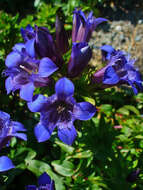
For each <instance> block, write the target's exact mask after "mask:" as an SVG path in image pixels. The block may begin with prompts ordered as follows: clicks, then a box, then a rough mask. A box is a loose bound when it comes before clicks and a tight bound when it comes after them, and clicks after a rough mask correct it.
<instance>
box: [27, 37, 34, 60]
mask: <svg viewBox="0 0 143 190" xmlns="http://www.w3.org/2000/svg"><path fill="white" fill-rule="evenodd" d="M34 43H35V39H31V40H28V41H27V42H26V44H25V48H26V52H27V53H28V54H29V55H30V56H31V57H35V48H34Z"/></svg>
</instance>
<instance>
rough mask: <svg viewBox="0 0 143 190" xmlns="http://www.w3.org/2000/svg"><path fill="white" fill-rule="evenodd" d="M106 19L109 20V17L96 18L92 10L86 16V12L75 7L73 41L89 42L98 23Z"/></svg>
mask: <svg viewBox="0 0 143 190" xmlns="http://www.w3.org/2000/svg"><path fill="white" fill-rule="evenodd" d="M104 21H107V19H104V18H95V17H94V16H93V12H92V11H91V12H90V13H89V15H88V17H86V16H85V14H84V12H82V11H81V10H77V9H75V11H74V15H73V29H72V41H73V42H77V41H79V42H88V41H89V40H90V38H91V35H92V32H93V31H94V30H95V29H96V27H97V25H99V24H100V23H102V22H104Z"/></svg>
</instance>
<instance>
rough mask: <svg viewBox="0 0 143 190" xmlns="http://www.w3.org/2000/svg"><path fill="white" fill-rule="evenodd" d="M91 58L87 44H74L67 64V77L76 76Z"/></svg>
mask: <svg viewBox="0 0 143 190" xmlns="http://www.w3.org/2000/svg"><path fill="white" fill-rule="evenodd" d="M91 57H92V51H91V48H90V47H89V45H88V43H87V42H79V43H76V42H74V43H73V45H72V52H71V58H70V60H69V63H68V75H69V77H76V76H78V75H79V74H80V73H81V72H82V71H83V69H84V68H85V67H86V65H87V64H88V62H89V61H90V59H91Z"/></svg>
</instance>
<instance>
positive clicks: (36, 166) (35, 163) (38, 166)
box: [25, 159, 51, 176]
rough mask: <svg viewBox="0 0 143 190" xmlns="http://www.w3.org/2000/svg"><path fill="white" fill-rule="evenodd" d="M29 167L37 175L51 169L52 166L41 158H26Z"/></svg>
mask: <svg viewBox="0 0 143 190" xmlns="http://www.w3.org/2000/svg"><path fill="white" fill-rule="evenodd" d="M25 162H26V166H27V169H28V170H30V171H31V172H33V173H34V174H35V175H36V176H40V175H41V174H42V173H44V172H46V171H48V170H51V167H50V166H49V165H48V164H47V163H45V162H42V161H39V160H27V159H26V160H25Z"/></svg>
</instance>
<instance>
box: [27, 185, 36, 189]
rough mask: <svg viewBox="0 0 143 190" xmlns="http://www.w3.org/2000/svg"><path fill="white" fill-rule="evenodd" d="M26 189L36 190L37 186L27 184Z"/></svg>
mask: <svg viewBox="0 0 143 190" xmlns="http://www.w3.org/2000/svg"><path fill="white" fill-rule="evenodd" d="M26 190H37V187H36V186H35V185H27V186H26Z"/></svg>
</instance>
